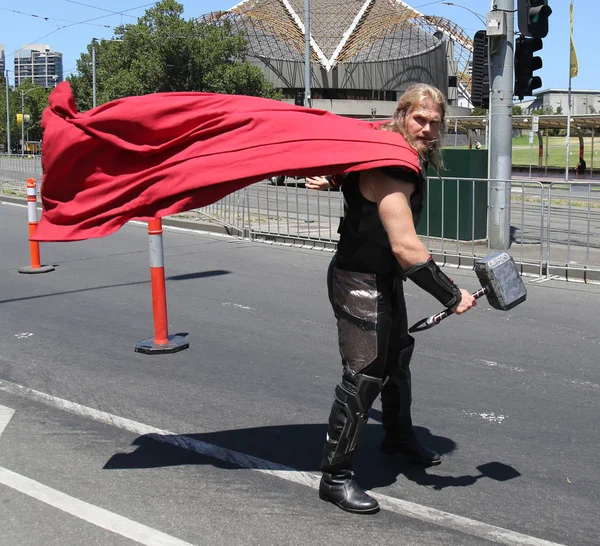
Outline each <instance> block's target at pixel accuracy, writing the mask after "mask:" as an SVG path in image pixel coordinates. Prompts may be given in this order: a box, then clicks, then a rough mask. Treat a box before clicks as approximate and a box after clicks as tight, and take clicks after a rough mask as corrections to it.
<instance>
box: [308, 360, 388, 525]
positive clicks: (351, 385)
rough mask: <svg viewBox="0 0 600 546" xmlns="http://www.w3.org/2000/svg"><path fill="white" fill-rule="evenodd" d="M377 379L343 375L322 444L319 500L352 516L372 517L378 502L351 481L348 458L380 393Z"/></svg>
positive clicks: (349, 460) (350, 467)
mask: <svg viewBox="0 0 600 546" xmlns="http://www.w3.org/2000/svg"><path fill="white" fill-rule="evenodd" d="M381 383H382V381H381V379H378V378H375V377H370V376H367V375H361V374H358V375H356V376H352V374H351V373H350V372H348V371H345V372H344V377H343V379H342V382H341V383H340V384H339V385H338V386H337V387H336V388H335V400H334V402H333V405H332V406H331V414H330V416H329V427H328V429H327V439H326V441H325V447H324V450H323V451H324V453H323V462H322V464H321V470H322V472H323V477H322V478H321V483H320V484H319V498H320V499H322V500H324V501H328V502H331V503H333V504H335V505H336V506H339V507H340V508H341V509H342V510H346V511H347V512H352V513H355V514H374V513H375V512H378V511H379V503H378V502H377V501H376V500H375V499H374V498H373V497H370V496H369V495H367V493H365V491H364V490H363V489H362V488H361V487H360V486H359V485H358V484H357V483H356V482H355V481H354V478H353V472H352V456H353V455H354V451H355V450H356V448H357V446H358V443H359V441H360V438H361V436H362V432H363V430H364V427H365V425H366V423H367V419H368V413H369V409H370V407H371V405H372V404H373V401H374V400H375V399H376V398H377V395H378V394H379V392H380V391H381Z"/></svg>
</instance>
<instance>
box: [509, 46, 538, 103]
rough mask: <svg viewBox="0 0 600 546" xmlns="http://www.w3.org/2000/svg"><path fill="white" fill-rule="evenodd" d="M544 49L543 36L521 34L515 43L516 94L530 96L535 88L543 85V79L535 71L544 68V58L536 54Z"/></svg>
mask: <svg viewBox="0 0 600 546" xmlns="http://www.w3.org/2000/svg"><path fill="white" fill-rule="evenodd" d="M540 49H542V40H541V38H526V37H525V36H519V37H518V38H517V40H516V43H515V96H517V97H519V100H523V97H529V96H531V95H532V94H533V90H534V89H538V88H540V87H542V79H541V78H540V77H539V76H534V75H533V72H534V71H535V70H539V69H540V68H542V59H541V58H540V57H537V56H534V53H535V52H536V51H539V50H540Z"/></svg>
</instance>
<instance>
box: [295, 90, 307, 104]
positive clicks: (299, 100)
mask: <svg viewBox="0 0 600 546" xmlns="http://www.w3.org/2000/svg"><path fill="white" fill-rule="evenodd" d="M304 97H305V93H304V91H298V92H297V93H296V97H295V99H294V104H295V105H296V106H304Z"/></svg>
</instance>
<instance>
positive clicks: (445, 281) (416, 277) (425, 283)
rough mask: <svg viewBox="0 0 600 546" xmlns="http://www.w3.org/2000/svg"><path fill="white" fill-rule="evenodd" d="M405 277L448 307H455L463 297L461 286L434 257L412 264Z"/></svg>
mask: <svg viewBox="0 0 600 546" xmlns="http://www.w3.org/2000/svg"><path fill="white" fill-rule="evenodd" d="M404 278H405V279H406V278H409V279H410V280H411V281H413V282H414V283H415V284H416V285H417V286H418V287H419V288H422V289H423V290H425V292H428V293H429V294H431V295H432V296H433V297H434V298H435V299H437V300H438V301H439V302H440V303H441V304H442V305H444V306H446V307H454V306H455V305H456V304H458V303H460V300H461V299H462V294H461V292H460V288H458V286H456V285H455V284H454V283H453V282H452V280H451V279H450V278H448V277H447V276H446V275H445V274H444V273H443V271H442V270H441V269H440V268H439V266H438V264H436V263H435V262H434V261H433V258H429V260H427V261H426V262H422V263H419V264H415V265H413V266H411V267H410V268H409V269H408V270H407V271H406V272H405V273H404Z"/></svg>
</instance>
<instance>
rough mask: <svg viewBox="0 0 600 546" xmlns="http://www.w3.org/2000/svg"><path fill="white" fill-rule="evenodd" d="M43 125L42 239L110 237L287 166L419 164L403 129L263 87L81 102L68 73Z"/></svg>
mask: <svg viewBox="0 0 600 546" xmlns="http://www.w3.org/2000/svg"><path fill="white" fill-rule="evenodd" d="M42 126H43V129H44V137H43V151H42V168H43V173H44V174H43V177H42V187H41V195H42V205H43V214H42V217H41V220H40V223H39V225H38V227H37V229H36V231H35V232H34V235H33V237H32V239H33V240H36V241H78V240H82V239H89V238H93V237H103V236H106V235H110V234H111V233H114V232H115V231H117V230H118V229H119V228H120V227H121V226H122V225H123V224H125V223H126V222H127V221H129V220H132V219H138V220H150V219H152V218H160V217H162V216H166V215H169V214H176V213H179V212H182V211H185V210H190V209H193V208H199V207H203V206H206V205H210V204H211V203H214V202H215V201H218V200H219V199H221V198H223V197H224V196H226V195H228V194H230V193H232V192H234V191H236V190H239V189H240V188H243V187H245V186H247V185H249V184H253V183H255V182H258V181H260V180H264V179H265V178H267V177H268V176H272V175H277V174H287V175H290V176H294V175H296V176H314V175H322V174H333V173H343V172H351V171H357V170H364V169H371V168H376V167H384V166H400V167H404V168H407V169H410V170H412V171H415V172H418V171H419V168H420V167H419V162H418V157H417V154H416V152H415V151H414V150H413V149H412V148H411V147H410V146H409V145H408V144H407V142H406V141H405V140H404V139H403V137H402V136H400V135H399V134H397V133H394V132H390V131H381V130H377V129H376V128H375V126H374V125H373V124H371V123H368V122H365V121H359V120H355V119H350V118H343V117H340V116H337V115H334V114H331V113H329V112H325V111H322V110H316V109H311V108H303V107H300V106H294V105H290V104H287V103H283V102H279V101H275V100H270V99H263V98H258V97H247V96H238V95H221V94H214V93H157V94H154V95H145V96H136V97H126V98H123V99H118V100H115V101H112V102H109V103H107V104H103V105H102V106H99V107H97V108H94V109H92V110H89V111H87V112H85V113H78V112H77V109H76V107H75V101H74V99H73V96H72V93H71V88H70V86H69V84H68V83H67V82H63V83H61V84H59V85H58V86H57V87H56V88H55V89H54V91H53V92H52V93H51V95H50V98H49V106H48V107H47V108H46V109H45V110H44V113H43V116H42Z"/></svg>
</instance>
